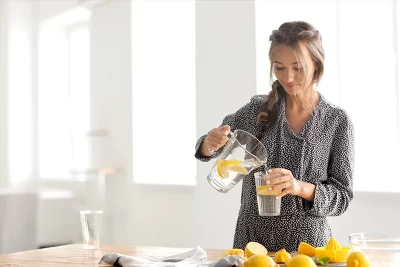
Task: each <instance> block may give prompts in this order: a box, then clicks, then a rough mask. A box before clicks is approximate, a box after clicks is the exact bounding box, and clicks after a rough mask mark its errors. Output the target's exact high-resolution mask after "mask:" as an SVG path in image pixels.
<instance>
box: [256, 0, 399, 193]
mask: <svg viewBox="0 0 400 267" xmlns="http://www.w3.org/2000/svg"><path fill="white" fill-rule="evenodd" d="M255 6H256V38H257V40H256V46H257V47H256V49H257V88H258V93H263V94H264V93H267V92H268V91H269V90H270V83H269V60H268V48H269V42H268V37H269V35H270V33H271V32H272V30H274V29H277V28H278V27H279V26H280V24H282V23H283V22H286V21H294V20H304V21H307V22H310V23H311V24H313V25H314V26H315V27H316V28H317V29H318V30H319V31H320V32H321V34H322V42H323V45H324V47H325V52H326V61H325V74H324V77H323V80H322V82H321V84H320V86H319V88H318V90H319V92H321V93H322V94H323V95H324V96H325V97H326V98H328V100H330V101H331V102H332V103H334V104H336V105H338V106H340V107H342V108H344V109H345V110H346V111H347V112H348V113H349V115H350V116H351V119H352V121H353V123H354V126H355V140H356V141H355V143H356V144H355V145H356V159H355V161H356V162H355V181H354V188H355V190H357V191H383V192H385V191H400V189H398V187H397V185H400V182H398V180H399V179H398V178H399V174H397V171H396V166H397V165H398V164H399V163H400V156H399V148H400V145H399V139H400V129H399V124H400V112H399V102H400V99H399V95H400V94H399V86H398V71H399V70H398V52H399V49H398V36H399V35H398V28H399V23H398V18H399V17H398V14H399V13H398V11H397V10H398V7H397V3H396V0H371V1H358V0H336V1H335V0H327V1H314V0H305V1H291V0H279V1H270V0H268V1H262V0H258V1H257V0H256V5H255Z"/></svg>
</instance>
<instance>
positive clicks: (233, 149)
mask: <svg viewBox="0 0 400 267" xmlns="http://www.w3.org/2000/svg"><path fill="white" fill-rule="evenodd" d="M266 161H267V149H266V148H265V146H264V145H263V144H262V143H261V142H260V141H259V140H258V139H257V138H256V137H254V136H253V135H252V134H250V133H248V132H246V131H243V130H235V131H234V132H233V133H231V134H230V138H229V140H228V142H227V143H226V144H225V146H224V149H223V150H222V152H221V154H220V156H219V157H218V159H217V161H216V162H215V164H214V166H213V168H212V169H211V171H210V173H209V174H208V176H207V180H208V182H209V183H210V185H211V186H212V187H213V188H214V189H216V190H217V191H219V192H221V193H226V192H228V191H229V190H230V189H231V188H232V187H234V186H235V185H236V184H237V183H238V182H240V181H241V180H242V179H243V178H244V177H246V175H248V174H249V173H250V172H251V171H253V170H254V169H255V168H258V167H260V166H262V165H264V164H265V163H266Z"/></svg>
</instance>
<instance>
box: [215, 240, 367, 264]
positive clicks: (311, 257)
mask: <svg viewBox="0 0 400 267" xmlns="http://www.w3.org/2000/svg"><path fill="white" fill-rule="evenodd" d="M342 251H343V252H342ZM231 255H237V256H241V257H242V258H243V266H244V267H279V265H278V264H285V266H286V267H316V266H317V265H316V263H315V258H317V257H326V256H325V255H329V256H330V257H329V259H330V262H343V263H346V266H347V267H369V266H370V263H369V261H368V259H367V258H366V257H365V255H364V254H363V253H362V252H351V251H350V250H348V249H347V248H346V247H342V246H340V244H339V243H338V242H337V240H336V239H334V238H332V239H331V240H330V241H329V242H328V244H327V245H326V246H325V247H320V248H314V247H313V246H311V245H310V244H308V243H306V242H301V243H300V244H299V247H298V251H297V254H296V255H295V256H291V255H290V253H289V252H287V251H286V250H285V249H281V250H279V251H278V252H276V253H275V255H274V258H272V257H270V256H269V255H268V250H267V249H266V248H265V247H264V246H263V245H262V244H260V243H257V242H249V243H248V244H247V245H246V248H245V249H244V250H242V249H235V248H231V249H227V250H225V252H224V253H223V255H222V257H223V258H224V257H227V256H231ZM336 255H338V256H336ZM331 258H332V259H331Z"/></svg>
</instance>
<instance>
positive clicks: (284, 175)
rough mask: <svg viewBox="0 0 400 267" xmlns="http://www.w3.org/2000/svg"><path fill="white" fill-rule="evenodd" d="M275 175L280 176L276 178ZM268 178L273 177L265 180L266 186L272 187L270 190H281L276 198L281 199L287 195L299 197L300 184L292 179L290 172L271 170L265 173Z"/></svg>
mask: <svg viewBox="0 0 400 267" xmlns="http://www.w3.org/2000/svg"><path fill="white" fill-rule="evenodd" d="M274 174H275V175H274ZM276 174H280V176H276ZM268 176H272V177H274V178H270V179H267V184H269V185H272V188H271V190H273V191H275V190H283V191H282V193H280V194H279V195H277V197H283V196H286V195H288V194H290V195H295V196H299V195H300V193H301V186H302V185H301V182H300V181H299V180H297V179H296V178H294V177H293V174H292V172H291V171H289V170H286V169H282V168H273V169H269V170H268V171H267V177H268Z"/></svg>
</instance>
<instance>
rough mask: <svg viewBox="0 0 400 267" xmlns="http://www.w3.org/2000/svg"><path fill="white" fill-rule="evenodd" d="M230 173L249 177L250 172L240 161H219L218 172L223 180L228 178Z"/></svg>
mask: <svg viewBox="0 0 400 267" xmlns="http://www.w3.org/2000/svg"><path fill="white" fill-rule="evenodd" d="M229 171H232V172H236V173H238V174H243V175H247V174H248V173H249V172H248V171H247V170H246V168H245V167H243V166H242V165H241V163H240V161H239V160H235V159H225V160H223V159H219V160H217V172H218V175H219V176H220V177H221V178H227V177H228V176H229Z"/></svg>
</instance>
